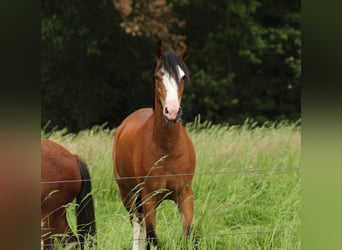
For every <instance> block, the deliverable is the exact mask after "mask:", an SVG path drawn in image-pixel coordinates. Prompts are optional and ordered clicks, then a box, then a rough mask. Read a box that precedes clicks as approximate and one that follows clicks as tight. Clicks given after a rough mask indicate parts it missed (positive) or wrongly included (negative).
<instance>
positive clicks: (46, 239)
mask: <svg viewBox="0 0 342 250" xmlns="http://www.w3.org/2000/svg"><path fill="white" fill-rule="evenodd" d="M90 192H91V182H90V176H89V171H88V168H87V166H86V164H85V163H84V162H83V161H82V160H81V159H80V158H79V157H78V156H76V155H73V154H71V153H70V152H69V151H68V150H66V149H65V148H63V147H62V146H60V145H58V144H56V143H54V142H52V141H49V140H46V139H42V140H41V196H40V200H41V226H42V227H41V235H42V241H43V245H44V249H53V239H52V237H51V236H52V235H54V234H62V235H60V236H59V239H60V240H61V241H62V242H63V243H72V242H75V243H76V242H77V241H78V242H79V243H80V246H81V249H83V242H84V238H85V236H86V235H87V234H89V235H92V236H94V235H95V231H96V228H95V215H94V204H93V198H92V195H91V193H90ZM74 198H76V203H77V207H76V215H77V232H78V235H79V240H77V237H76V236H75V235H73V234H72V231H71V229H70V227H69V225H68V222H67V219H66V207H67V205H68V204H69V203H71V202H72V201H73V200H74ZM76 245H77V244H76Z"/></svg>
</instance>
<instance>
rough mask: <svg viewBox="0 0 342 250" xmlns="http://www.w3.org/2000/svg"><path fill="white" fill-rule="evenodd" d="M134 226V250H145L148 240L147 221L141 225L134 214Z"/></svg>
mask: <svg viewBox="0 0 342 250" xmlns="http://www.w3.org/2000/svg"><path fill="white" fill-rule="evenodd" d="M132 225H133V247H132V249H133V250H144V249H145V239H146V227H145V220H143V221H142V223H141V224H140V223H139V219H138V217H137V216H136V215H135V214H133V219H132Z"/></svg>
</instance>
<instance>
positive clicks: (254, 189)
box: [42, 119, 301, 250]
mask: <svg viewBox="0 0 342 250" xmlns="http://www.w3.org/2000/svg"><path fill="white" fill-rule="evenodd" d="M186 128H187V130H188V132H189V133H190V136H191V138H192V140H193V143H194V146H195V149H196V155H197V167H196V173H195V176H194V179H193V191H194V199H195V214H194V231H193V238H194V240H193V241H190V242H188V244H186V241H185V240H184V238H183V232H182V226H181V219H180V215H179V213H178V209H177V207H176V205H175V204H174V203H173V202H172V201H164V202H163V203H162V204H161V206H160V207H159V208H158V210H157V228H156V230H157V235H158V237H159V243H160V247H159V248H158V249H175V250H176V249H177V250H178V249H194V248H196V249H251V250H255V249H300V248H301V241H300V238H301V237H300V229H301V217H300V215H301V196H300V180H301V178H300V172H301V171H300V166H301V128H300V123H287V122H282V123H265V124H264V125H263V126H256V125H255V124H254V123H253V122H250V121H246V122H245V124H243V125H241V126H229V125H212V124H210V123H208V122H200V120H199V119H196V120H195V121H194V122H193V123H191V124H187V125H186ZM114 133H115V129H113V130H110V129H106V128H104V126H95V127H93V128H92V129H88V130H83V131H81V132H79V133H77V134H72V133H68V131H67V130H57V131H54V132H51V133H45V132H44V131H42V137H47V138H49V139H50V140H52V141H55V142H57V143H59V144H61V145H63V146H64V147H65V148H67V149H68V150H70V151H71V152H72V153H75V154H78V155H79V156H80V157H81V158H82V159H83V160H84V161H85V162H86V163H87V165H88V167H89V170H90V174H91V177H92V193H93V197H94V202H95V213H96V223H97V237H96V239H95V241H96V245H97V249H101V250H102V249H103V250H104V249H105V250H117V249H131V248H132V237H133V231H132V228H131V225H130V222H129V217H128V213H127V212H126V210H125V209H124V207H123V205H122V203H121V200H120V196H119V193H118V188H117V185H116V182H115V180H114V175H113V163H112V158H111V153H112V145H113V135H114ZM67 216H68V220H69V222H70V224H71V227H72V229H73V230H74V231H76V222H75V216H74V205H73V204H70V207H69V210H68V214H67ZM55 249H60V248H59V247H58V246H57V247H56V248H55ZM85 249H88V247H87V246H86V247H85Z"/></svg>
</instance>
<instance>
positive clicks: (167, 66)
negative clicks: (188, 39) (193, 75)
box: [154, 51, 190, 83]
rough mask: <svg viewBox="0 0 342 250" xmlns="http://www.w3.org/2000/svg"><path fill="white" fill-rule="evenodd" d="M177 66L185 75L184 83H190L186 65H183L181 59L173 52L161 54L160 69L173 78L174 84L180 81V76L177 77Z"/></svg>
mask: <svg viewBox="0 0 342 250" xmlns="http://www.w3.org/2000/svg"><path fill="white" fill-rule="evenodd" d="M177 65H178V66H179V67H180V68H181V69H182V70H183V71H184V73H185V79H184V81H185V82H186V83H190V78H189V70H188V67H187V66H186V64H185V63H184V61H183V60H182V59H181V58H179V56H178V55H177V54H176V53H175V52H173V51H168V52H165V53H164V54H163V57H162V63H161V65H160V67H163V68H164V70H165V71H166V72H167V73H169V75H170V76H171V77H172V78H174V79H175V80H176V82H177V83H178V81H179V80H180V76H179V72H178V69H177ZM154 70H155V71H156V70H157V69H154Z"/></svg>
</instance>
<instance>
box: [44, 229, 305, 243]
mask: <svg viewBox="0 0 342 250" xmlns="http://www.w3.org/2000/svg"><path fill="white" fill-rule="evenodd" d="M298 232H300V228H298V229H278V230H274V229H268V230H263V231H247V232H245V231H244V232H231V233H219V234H212V233H211V234H205V235H199V234H194V235H192V236H190V238H193V239H195V240H199V239H207V238H210V239H211V238H226V237H234V236H241V235H260V234H270V233H271V234H282V233H298ZM153 239H154V238H150V240H153ZM145 240H146V239H126V241H131V242H133V241H145ZM158 240H166V238H165V237H160V236H159V237H158ZM108 242H109V243H110V242H112V241H109V240H101V243H108ZM56 244H57V245H62V244H63V243H61V242H55V243H54V244H44V246H50V247H52V246H54V245H56ZM79 244H84V245H85V244H89V243H80V242H79ZM95 244H96V243H95Z"/></svg>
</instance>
